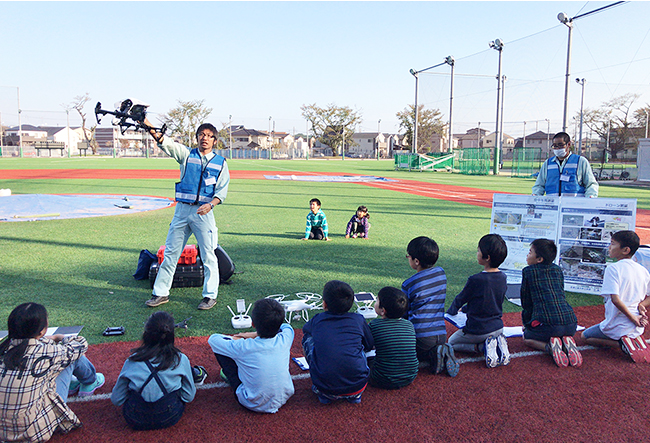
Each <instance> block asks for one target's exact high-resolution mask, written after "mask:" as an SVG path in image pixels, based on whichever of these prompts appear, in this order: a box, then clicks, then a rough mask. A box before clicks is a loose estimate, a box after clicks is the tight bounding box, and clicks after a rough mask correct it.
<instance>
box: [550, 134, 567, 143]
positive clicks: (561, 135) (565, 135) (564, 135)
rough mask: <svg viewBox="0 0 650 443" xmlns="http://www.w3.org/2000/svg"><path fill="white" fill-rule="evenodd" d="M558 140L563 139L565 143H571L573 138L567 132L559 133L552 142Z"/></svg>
mask: <svg viewBox="0 0 650 443" xmlns="http://www.w3.org/2000/svg"><path fill="white" fill-rule="evenodd" d="M556 138H561V139H562V141H564V143H571V137H569V134H567V133H566V132H558V133H557V134H555V135H554V136H553V138H552V139H551V140H555V139H556Z"/></svg>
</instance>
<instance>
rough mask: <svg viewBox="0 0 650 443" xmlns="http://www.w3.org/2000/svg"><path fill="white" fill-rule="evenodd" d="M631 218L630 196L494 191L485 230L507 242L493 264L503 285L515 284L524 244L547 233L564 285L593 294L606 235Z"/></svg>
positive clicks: (632, 224) (627, 225)
mask: <svg viewBox="0 0 650 443" xmlns="http://www.w3.org/2000/svg"><path fill="white" fill-rule="evenodd" d="M635 222H636V199H621V198H584V197H553V196H535V195H516V194H494V196H493V199H492V219H491V224H490V232H491V233H494V234H499V235H501V237H503V239H504V240H505V242H506V244H507V246H508V257H507V258H506V260H505V261H504V262H503V264H502V265H501V266H500V267H499V268H500V269H501V270H502V271H503V272H504V273H505V274H506V276H507V277H508V284H519V283H521V270H522V269H523V268H524V267H526V266H527V263H526V255H528V250H529V248H530V243H531V242H532V241H533V240H535V239H536V238H548V239H550V240H553V241H554V242H555V244H556V245H557V246H558V257H556V263H557V264H558V265H559V266H560V267H561V268H562V270H563V271H564V287H565V289H566V290H567V291H572V292H581V293H588V294H598V293H599V292H600V286H601V285H602V280H603V274H604V272H605V264H606V261H607V248H608V246H609V241H610V238H611V234H612V233H613V232H616V231H620V230H624V229H631V230H633V229H634V227H635Z"/></svg>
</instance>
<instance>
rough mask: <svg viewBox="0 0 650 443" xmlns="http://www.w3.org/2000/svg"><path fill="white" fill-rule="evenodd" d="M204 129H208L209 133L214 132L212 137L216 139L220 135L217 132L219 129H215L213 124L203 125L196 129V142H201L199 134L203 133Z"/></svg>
mask: <svg viewBox="0 0 650 443" xmlns="http://www.w3.org/2000/svg"><path fill="white" fill-rule="evenodd" d="M204 129H207V130H209V131H212V136H213V137H214V138H215V139H216V138H217V136H218V135H219V131H217V128H215V127H214V125H213V124H212V123H203V124H202V125H201V126H199V127H198V128H197V129H196V141H199V134H200V133H201V132H203V130H204Z"/></svg>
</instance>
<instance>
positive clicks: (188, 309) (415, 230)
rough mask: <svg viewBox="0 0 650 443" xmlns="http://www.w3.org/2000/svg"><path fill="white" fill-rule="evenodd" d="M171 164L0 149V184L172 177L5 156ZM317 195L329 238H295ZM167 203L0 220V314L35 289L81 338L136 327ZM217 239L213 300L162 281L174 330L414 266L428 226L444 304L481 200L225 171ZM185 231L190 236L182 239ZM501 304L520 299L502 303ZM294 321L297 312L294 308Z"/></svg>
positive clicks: (462, 275) (153, 189) (386, 280)
mask: <svg viewBox="0 0 650 443" xmlns="http://www.w3.org/2000/svg"><path fill="white" fill-rule="evenodd" d="M229 164H230V168H231V170H268V171H277V172H278V173H281V172H283V171H322V172H345V173H350V174H361V175H379V176H384V177H392V178H403V179H412V180H421V181H426V182H433V183H444V184H452V185H459V186H469V187H476V188H484V189H491V190H499V191H508V192H521V193H528V192H530V187H531V186H532V184H533V180H531V179H519V178H510V177H501V176H498V177H493V176H485V177H483V176H462V175H456V174H447V173H418V172H410V173H409V172H404V171H394V170H393V163H392V161H373V160H347V159H346V160H345V161H341V160H310V161H289V160H287V161H268V160H231V161H229ZM66 168H84V169H177V168H178V166H177V164H176V163H175V162H174V161H173V160H171V159H105V158H73V159H65V158H64V159H61V158H52V159H49V158H40V159H7V158H4V159H0V188H9V189H11V190H12V193H14V194H22V193H106V194H118V195H119V194H136V195H153V196H164V197H172V196H173V185H174V182H175V180H166V179H161V180H151V179H147V180H99V179H98V180H6V179H3V174H2V170H3V169H66ZM600 195H601V196H602V197H621V198H637V199H638V203H639V207H640V208H646V209H650V190H646V189H631V188H622V187H613V186H603V187H601V193H600ZM312 197H318V198H320V199H321V201H322V202H323V210H324V211H325V213H326V214H327V217H328V222H329V226H330V236H331V238H332V241H330V242H314V241H310V242H303V241H300V238H301V237H302V236H303V234H304V226H305V225H304V220H305V216H306V214H307V212H308V210H309V208H308V201H309V199H310V198H312ZM360 204H364V205H366V206H368V208H369V210H370V214H371V218H370V221H371V224H372V228H371V230H370V239H369V240H361V239H356V240H355V239H348V240H346V239H345V238H344V236H343V233H344V230H345V225H346V223H347V221H348V220H349V218H350V217H351V216H352V215H353V214H354V211H355V209H356V207H357V206H358V205H360ZM172 215H173V209H172V208H168V209H163V210H158V211H151V212H146V213H134V214H127V215H121V216H113V217H97V218H86V219H71V220H50V221H35V222H15V223H14V222H11V223H0V280H1V281H0V300H1V301H2V303H1V304H0V319H1V320H0V321H1V322H2V327H0V329H5V328H6V323H5V319H6V318H7V316H8V314H9V312H11V310H12V309H13V307H15V306H16V305H18V304H20V303H23V302H26V301H36V302H39V303H43V304H44V305H46V307H47V308H48V311H49V313H50V323H51V324H52V325H57V326H58V325H74V324H83V325H85V329H84V331H83V335H84V336H86V337H87V338H88V339H89V341H90V342H91V343H100V342H105V341H124V340H137V339H139V338H140V335H141V333H142V326H143V323H144V321H145V320H146V318H147V317H148V315H149V314H150V313H151V312H153V309H150V308H147V307H146V306H145V305H144V301H145V300H147V299H148V298H149V296H150V294H151V289H150V285H149V281H148V280H144V281H136V280H134V279H133V277H132V274H133V272H135V268H136V265H137V259H138V254H139V252H140V250H142V249H149V250H151V251H152V252H155V251H156V250H157V249H158V247H159V246H160V245H162V244H163V243H164V241H165V237H166V235H167V229H168V226H169V222H170V220H171V218H172ZM215 216H216V220H217V226H218V228H219V242H220V244H221V245H223V247H224V248H225V249H226V251H227V252H228V253H229V254H230V256H231V257H232V259H233V260H234V262H235V264H236V266H237V270H238V271H243V274H239V275H235V276H233V278H232V284H230V285H222V286H221V287H220V290H219V299H218V303H217V306H216V307H215V308H213V309H211V310H209V311H198V310H197V309H196V306H197V305H198V303H199V302H200V299H201V295H200V293H201V289H200V288H186V289H172V293H171V301H170V302H169V303H167V304H166V305H163V306H161V307H160V308H157V309H164V310H166V311H169V312H171V313H172V314H173V315H174V316H175V318H176V319H177V320H182V319H184V318H186V317H190V316H192V320H190V322H189V323H190V329H188V330H187V331H179V335H208V334H211V333H213V332H216V331H219V332H225V333H232V332H235V331H234V330H233V329H232V328H231V327H230V313H229V311H228V310H227V308H226V305H229V306H231V307H232V308H233V309H234V307H235V300H236V299H238V298H244V299H246V300H247V301H248V302H253V301H254V300H257V299H259V298H261V297H265V296H267V295H271V294H277V293H285V294H291V293H295V292H301V291H311V292H317V293H321V291H322V288H323V285H324V284H325V282H327V281H328V280H331V279H339V280H344V281H347V282H348V283H350V284H351V285H352V287H353V288H354V289H355V291H371V292H373V293H375V294H376V293H377V292H378V291H379V289H380V288H382V287H383V286H396V287H399V286H400V285H401V283H402V281H403V280H405V279H406V278H408V277H409V276H410V275H412V273H413V271H412V270H411V269H410V267H409V266H408V262H407V259H406V258H405V254H406V245H407V243H408V242H409V240H411V239H412V238H413V237H416V236H419V235H427V236H430V237H432V238H434V239H435V240H436V241H437V242H438V244H439V245H440V250H441V253H440V260H439V262H438V264H439V265H440V266H442V267H443V268H444V269H445V271H446V272H447V276H448V280H449V288H448V296H447V304H449V303H451V300H453V297H454V296H455V295H456V294H458V292H460V290H461V289H462V287H463V285H464V284H465V281H466V279H467V277H468V276H469V275H471V274H474V273H476V272H479V271H480V270H481V268H480V266H478V265H477V263H476V245H477V242H478V239H479V238H480V237H481V236H482V235H484V234H486V233H488V231H489V219H490V210H489V209H486V208H481V207H477V206H470V205H465V204H460V203H453V202H447V201H442V200H436V199H431V198H427V197H420V196H415V195H410V194H403V193H397V192H393V191H387V190H383V189H375V188H372V187H369V186H364V185H359V184H349V183H314V182H286V181H270V180H232V181H231V184H230V191H229V193H228V198H227V200H226V203H225V204H224V205H221V206H219V207H217V208H216V210H215ZM192 241H193V238H191V239H190V242H192ZM569 300H570V302H571V303H572V304H573V305H574V306H579V305H588V304H600V303H601V300H602V299H601V298H600V297H597V296H588V295H580V294H570V295H569ZM504 308H505V310H506V311H517V310H518V309H519V308H517V307H516V306H514V305H512V304H510V303H506V304H505V305H504ZM107 326H125V327H126V331H127V332H126V334H125V335H124V336H121V337H111V338H106V337H103V336H102V335H101V332H102V331H103V330H104V328H106V327H107ZM294 326H296V327H301V326H302V323H301V322H294Z"/></svg>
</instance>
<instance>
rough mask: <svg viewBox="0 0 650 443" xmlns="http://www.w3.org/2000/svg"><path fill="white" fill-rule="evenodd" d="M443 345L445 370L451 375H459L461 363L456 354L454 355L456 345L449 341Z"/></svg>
mask: <svg viewBox="0 0 650 443" xmlns="http://www.w3.org/2000/svg"><path fill="white" fill-rule="evenodd" d="M441 347H442V348H443V351H442V352H443V355H444V359H445V371H446V372H447V375H449V376H450V377H455V376H457V375H458V371H459V370H460V363H458V360H456V356H455V355H454V347H453V346H452V345H450V344H449V343H445V344H444V345H442V346H441Z"/></svg>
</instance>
